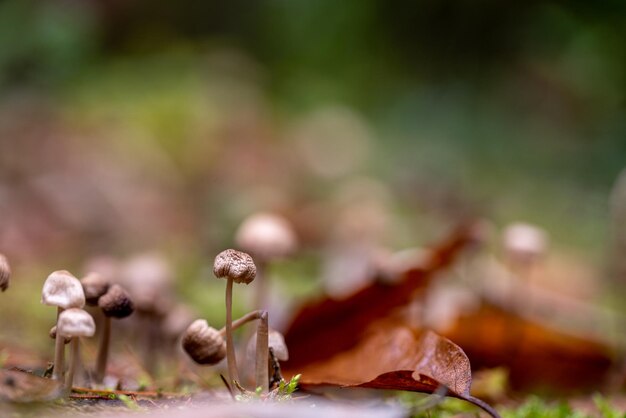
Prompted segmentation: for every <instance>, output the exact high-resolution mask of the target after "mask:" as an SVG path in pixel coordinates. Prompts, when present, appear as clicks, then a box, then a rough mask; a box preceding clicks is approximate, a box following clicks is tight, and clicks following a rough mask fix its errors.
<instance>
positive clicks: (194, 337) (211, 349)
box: [181, 311, 265, 365]
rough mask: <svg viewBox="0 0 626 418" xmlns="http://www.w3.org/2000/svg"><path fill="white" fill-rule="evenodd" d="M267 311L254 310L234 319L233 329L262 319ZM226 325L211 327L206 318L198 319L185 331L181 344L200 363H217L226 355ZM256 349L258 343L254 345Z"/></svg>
mask: <svg viewBox="0 0 626 418" xmlns="http://www.w3.org/2000/svg"><path fill="white" fill-rule="evenodd" d="M264 313H265V311H253V312H250V313H247V314H245V315H244V316H242V317H241V318H239V319H237V320H235V321H233V323H232V329H233V331H234V330H236V329H238V328H239V327H241V326H243V325H244V324H246V323H248V322H250V321H254V320H257V319H262V318H263V314H264ZM225 334H226V327H223V328H221V329H219V330H217V329H215V328H213V327H210V326H209V324H208V322H207V321H206V320H204V319H196V320H195V321H193V322H192V323H191V325H189V326H188V327H187V329H186V330H185V331H184V332H183V334H182V338H181V344H182V347H183V349H184V350H185V352H186V353H187V354H188V355H189V357H191V358H192V360H193V361H195V362H196V363H198V364H206V365H212V364H217V363H219V362H220V361H222V360H223V359H224V357H226V341H225V340H224V335H225ZM254 347H255V348H254V349H256V345H255V346H254Z"/></svg>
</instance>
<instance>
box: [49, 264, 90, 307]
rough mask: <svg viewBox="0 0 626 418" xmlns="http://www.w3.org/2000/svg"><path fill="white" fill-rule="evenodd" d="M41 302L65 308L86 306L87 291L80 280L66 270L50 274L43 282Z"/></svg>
mask: <svg viewBox="0 0 626 418" xmlns="http://www.w3.org/2000/svg"><path fill="white" fill-rule="evenodd" d="M41 303H43V304H44V305H50V306H56V307H59V308H63V309H69V308H82V307H83V306H85V292H83V286H82V285H81V284H80V281H79V280H78V279H77V278H76V277H74V276H73V275H72V274H71V273H70V272H68V271H66V270H58V271H55V272H53V273H52V274H50V275H49V276H48V278H47V279H46V281H45V283H44V284H43V290H42V292H41Z"/></svg>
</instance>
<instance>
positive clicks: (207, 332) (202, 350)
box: [182, 319, 226, 364]
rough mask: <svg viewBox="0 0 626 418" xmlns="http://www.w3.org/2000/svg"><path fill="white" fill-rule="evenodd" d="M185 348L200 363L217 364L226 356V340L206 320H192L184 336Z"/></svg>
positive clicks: (183, 344) (183, 343)
mask: <svg viewBox="0 0 626 418" xmlns="http://www.w3.org/2000/svg"><path fill="white" fill-rule="evenodd" d="M182 346H183V349H184V350H185V352H186V353H187V354H189V357H191V358H192V359H193V361H195V362H196V363H198V364H217V363H219V362H220V361H222V360H223V359H224V357H226V342H225V341H224V338H223V337H222V335H221V334H220V332H219V331H218V330H216V329H215V328H212V327H210V326H209V324H208V323H207V321H206V320H204V319H197V320H195V321H194V322H192V324H191V325H189V327H187V330H186V331H185V332H184V333H183V337H182Z"/></svg>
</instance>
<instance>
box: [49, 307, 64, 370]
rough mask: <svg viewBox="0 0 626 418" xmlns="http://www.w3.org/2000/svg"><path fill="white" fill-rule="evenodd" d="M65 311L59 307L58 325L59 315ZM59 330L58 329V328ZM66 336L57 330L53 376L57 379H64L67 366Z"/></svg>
mask: <svg viewBox="0 0 626 418" xmlns="http://www.w3.org/2000/svg"><path fill="white" fill-rule="evenodd" d="M61 312H63V308H60V307H57V325H58V324H59V315H61ZM57 331H58V329H57ZM64 340H65V337H63V336H62V335H60V333H59V332H57V336H56V338H55V340H54V368H53V369H52V378H53V379H55V380H61V379H63V372H64V367H65V364H64V363H65V361H64V358H65V341H64Z"/></svg>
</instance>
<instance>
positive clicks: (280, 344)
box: [247, 329, 289, 361]
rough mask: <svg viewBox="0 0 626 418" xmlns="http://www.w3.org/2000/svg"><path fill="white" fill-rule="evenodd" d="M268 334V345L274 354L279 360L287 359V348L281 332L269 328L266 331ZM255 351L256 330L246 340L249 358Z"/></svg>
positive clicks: (252, 356)
mask: <svg viewBox="0 0 626 418" xmlns="http://www.w3.org/2000/svg"><path fill="white" fill-rule="evenodd" d="M267 336H268V345H269V347H270V348H271V349H272V351H273V352H274V356H276V359H277V360H279V361H287V360H289V350H287V344H285V337H283V334H281V333H280V332H278V331H276V330H275V329H270V330H269V331H268V333H267ZM255 351H256V332H255V333H254V335H252V338H250V341H249V342H248V352H247V355H248V357H249V358H254V353H255Z"/></svg>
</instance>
